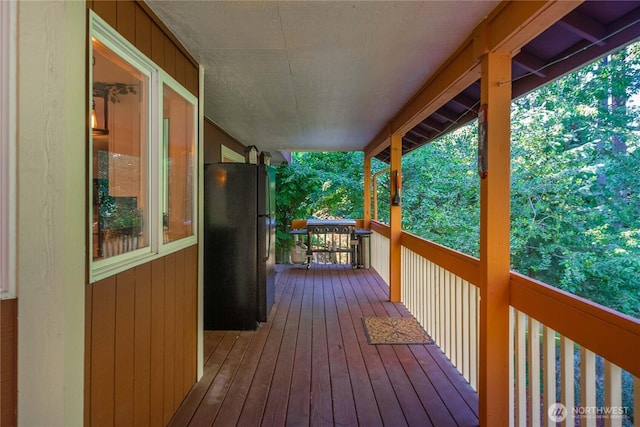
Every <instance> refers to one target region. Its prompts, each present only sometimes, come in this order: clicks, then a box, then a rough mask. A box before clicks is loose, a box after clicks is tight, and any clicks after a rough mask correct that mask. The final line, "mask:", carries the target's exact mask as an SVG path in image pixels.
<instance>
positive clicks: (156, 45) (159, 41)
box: [151, 23, 164, 67]
mask: <svg viewBox="0 0 640 427" xmlns="http://www.w3.org/2000/svg"><path fill="white" fill-rule="evenodd" d="M151 60H152V61H153V62H155V63H156V64H158V65H159V66H161V67H164V34H163V33H162V30H161V29H160V27H158V26H157V25H156V24H155V23H152V24H151Z"/></svg>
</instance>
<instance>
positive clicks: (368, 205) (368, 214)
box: [362, 154, 371, 230]
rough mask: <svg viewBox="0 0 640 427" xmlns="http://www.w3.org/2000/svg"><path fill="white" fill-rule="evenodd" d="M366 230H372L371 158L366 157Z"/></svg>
mask: <svg viewBox="0 0 640 427" xmlns="http://www.w3.org/2000/svg"><path fill="white" fill-rule="evenodd" d="M362 213H363V219H364V228H366V229H367V230H368V229H370V228H371V156H369V155H367V154H365V156H364V210H363V212H362Z"/></svg>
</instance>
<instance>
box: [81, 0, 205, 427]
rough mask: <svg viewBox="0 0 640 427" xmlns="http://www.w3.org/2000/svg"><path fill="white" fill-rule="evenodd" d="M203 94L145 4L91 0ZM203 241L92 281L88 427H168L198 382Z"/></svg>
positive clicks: (182, 54) (184, 55)
mask: <svg viewBox="0 0 640 427" xmlns="http://www.w3.org/2000/svg"><path fill="white" fill-rule="evenodd" d="M87 7H88V8H89V9H92V10H93V11H94V12H96V13H97V14H98V15H99V16H100V17H101V18H102V19H104V20H105V21H106V22H107V23H108V24H109V25H111V26H112V27H113V28H115V29H116V30H117V31H118V33H120V34H121V35H122V36H123V37H124V38H126V39H127V40H128V41H129V42H131V43H132V44H133V45H134V46H136V47H137V48H138V49H140V51H141V52H142V53H143V54H144V55H146V56H147V57H149V58H150V59H151V60H152V61H153V62H155V63H156V64H157V65H158V66H159V67H160V68H162V69H163V70H164V71H166V72H167V73H168V74H169V75H171V76H172V77H173V78H174V79H176V81H178V83H180V84H181V85H183V86H184V87H185V88H186V89H187V90H189V92H191V93H192V94H194V95H195V96H198V77H199V72H198V64H197V62H196V61H195V60H194V59H193V58H192V57H191V56H190V55H189V53H188V52H187V51H186V49H184V47H183V46H181V45H180V43H179V42H178V41H177V39H176V38H175V37H174V36H173V35H172V34H171V33H170V32H169V30H168V29H167V27H166V26H165V25H164V24H163V23H162V22H161V21H160V20H159V19H158V18H157V17H156V16H155V14H154V13H153V12H152V11H151V9H150V8H149V7H148V6H147V5H146V4H145V3H144V2H138V1H132V0H118V1H102V0H100V1H98V0H95V1H93V0H90V1H87ZM197 259H198V247H197V245H195V246H192V247H190V248H187V249H184V250H181V251H179V252H176V253H173V254H170V255H168V256H166V257H164V258H161V259H157V260H154V261H152V262H149V263H147V264H143V265H140V266H137V267H135V268H132V269H130V270H127V271H124V272H121V273H119V274H117V275H115V276H112V277H109V278H106V279H104V280H101V281H99V282H97V283H94V284H87V285H86V306H85V310H86V325H85V375H84V376H85V413H84V417H85V425H92V426H102V425H135V426H148V425H154V426H159V425H166V424H167V422H168V421H169V420H170V419H171V417H172V416H173V413H174V411H175V410H176V408H177V407H178V406H179V405H180V403H181V402H182V400H183V398H184V396H186V394H187V393H188V392H189V390H190V389H191V387H192V386H193V384H194V383H195V382H196V363H197V360H196V352H197V343H196V340H197V282H198V276H197V275H198V270H197Z"/></svg>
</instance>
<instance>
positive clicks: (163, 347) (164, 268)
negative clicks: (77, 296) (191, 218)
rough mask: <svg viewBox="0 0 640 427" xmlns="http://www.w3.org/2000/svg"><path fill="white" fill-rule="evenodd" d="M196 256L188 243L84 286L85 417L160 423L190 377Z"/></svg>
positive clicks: (96, 422) (96, 421)
mask: <svg viewBox="0 0 640 427" xmlns="http://www.w3.org/2000/svg"><path fill="white" fill-rule="evenodd" d="M197 259H198V249H197V246H192V247H189V248H187V249H184V250H182V251H179V252H175V253H173V254H171V255H168V256H166V257H164V258H161V259H158V260H155V261H152V262H150V263H147V264H143V265H140V266H138V267H135V268H133V269H131V270H127V271H124V272H122V273H120V274H117V275H115V276H112V277H109V278H107V279H104V280H101V281H99V282H97V283H94V284H92V285H87V286H86V299H87V304H86V307H87V318H86V331H87V332H86V335H87V340H86V342H85V347H86V361H85V363H86V367H85V369H86V374H85V393H86V395H85V424H86V425H92V426H102V425H135V426H148V425H166V424H167V422H168V421H169V420H170V419H171V417H172V416H173V413H174V412H175V410H176V409H177V408H178V406H179V405H180V403H181V402H182V400H183V399H184V397H185V396H186V395H187V393H188V392H189V390H190V389H191V387H192V386H193V384H195V382H196V348H197V345H196V334H197Z"/></svg>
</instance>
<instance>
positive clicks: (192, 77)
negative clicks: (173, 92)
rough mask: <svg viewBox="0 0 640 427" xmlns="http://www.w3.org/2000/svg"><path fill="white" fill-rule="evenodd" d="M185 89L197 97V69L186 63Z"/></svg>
mask: <svg viewBox="0 0 640 427" xmlns="http://www.w3.org/2000/svg"><path fill="white" fill-rule="evenodd" d="M186 87H187V89H188V90H189V91H190V92H191V93H192V94H193V95H195V96H198V67H196V66H195V65H193V64H192V63H190V62H189V63H187V86H186Z"/></svg>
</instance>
